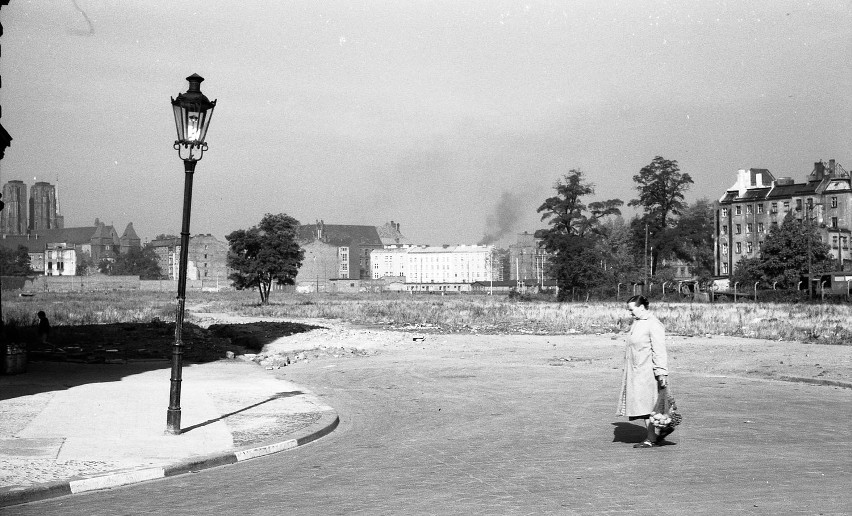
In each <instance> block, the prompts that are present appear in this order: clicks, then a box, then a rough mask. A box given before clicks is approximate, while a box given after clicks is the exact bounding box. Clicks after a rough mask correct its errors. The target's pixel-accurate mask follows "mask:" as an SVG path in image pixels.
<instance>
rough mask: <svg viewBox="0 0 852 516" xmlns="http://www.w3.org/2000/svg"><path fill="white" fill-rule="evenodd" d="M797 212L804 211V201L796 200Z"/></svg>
mask: <svg viewBox="0 0 852 516" xmlns="http://www.w3.org/2000/svg"><path fill="white" fill-rule="evenodd" d="M796 211H802V200H801V199H796Z"/></svg>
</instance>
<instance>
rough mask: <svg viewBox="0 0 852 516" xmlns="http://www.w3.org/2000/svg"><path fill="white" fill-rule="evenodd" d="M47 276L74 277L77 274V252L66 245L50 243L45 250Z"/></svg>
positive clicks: (45, 273) (45, 271) (45, 272)
mask: <svg viewBox="0 0 852 516" xmlns="http://www.w3.org/2000/svg"><path fill="white" fill-rule="evenodd" d="M43 273H44V275H45V276H74V275H75V274H77V251H76V250H75V249H74V246H73V245H70V246H69V245H68V244H66V243H49V244H47V245H46V246H45V250H44V270H43Z"/></svg>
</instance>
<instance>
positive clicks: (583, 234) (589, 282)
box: [538, 169, 623, 300]
mask: <svg viewBox="0 0 852 516" xmlns="http://www.w3.org/2000/svg"><path fill="white" fill-rule="evenodd" d="M553 188H554V190H556V195H554V196H553V197H548V198H547V199H545V201H544V203H542V205H541V206H540V207H539V208H538V212H539V213H542V216H541V220H543V221H545V220H546V221H547V223H548V224H550V228H549V229H546V230H544V231H543V244H544V247H545V248H546V249H547V250H548V251H549V252H551V253H553V255H554V257H553V258H552V259H550V260H549V262H548V268H549V272H550V274H551V275H552V276H553V277H555V278H556V283H557V285H558V286H559V299H560V300H564V299H566V296H567V295H568V293H569V292H571V290H572V289H573V288H584V289H588V288H592V287H597V286H600V285H601V284H602V282H603V278H604V276H605V270H604V268H603V267H602V266H601V263H602V253H601V252H600V249H598V248H597V247H596V242H597V241H598V240H599V239H600V237H601V221H602V219H603V218H604V217H607V216H609V215H620V214H621V211H620V210H619V207H620V206H621V205H622V204H623V203H622V201H621V200H619V199H610V200H607V201H601V202H593V203H590V204H589V205H588V206H586V204H585V203H584V202H583V197H584V196H587V195H592V194H594V192H595V189H594V185H593V184H591V183H589V182H587V181H586V180H585V179H584V177H583V172H581V171H580V170H577V169H572V170H571V171H570V172H569V173H568V174H566V175H565V176H563V177H562V178H561V179H559V180H557V181H556V184H555V185H554V187H553Z"/></svg>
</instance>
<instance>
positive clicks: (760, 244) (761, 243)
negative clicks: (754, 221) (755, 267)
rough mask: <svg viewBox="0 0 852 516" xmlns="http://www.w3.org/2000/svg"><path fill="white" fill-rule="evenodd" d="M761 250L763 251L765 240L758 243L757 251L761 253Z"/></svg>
mask: <svg viewBox="0 0 852 516" xmlns="http://www.w3.org/2000/svg"><path fill="white" fill-rule="evenodd" d="M761 249H763V240H761V241H759V242H758V243H757V250H758V251H760V250H761Z"/></svg>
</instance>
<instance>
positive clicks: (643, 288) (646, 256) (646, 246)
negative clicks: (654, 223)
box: [642, 224, 648, 292]
mask: <svg viewBox="0 0 852 516" xmlns="http://www.w3.org/2000/svg"><path fill="white" fill-rule="evenodd" d="M647 288H648V224H645V284H644V285H643V286H642V291H643V292H645V289H647Z"/></svg>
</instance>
